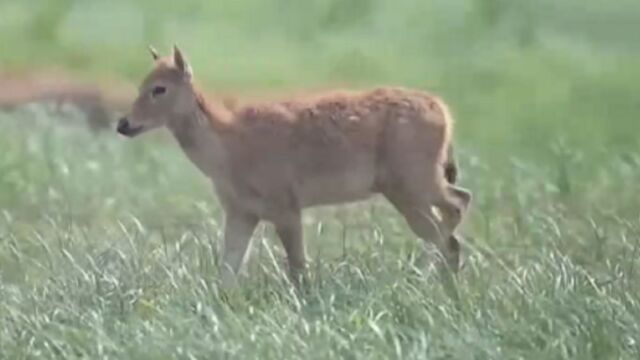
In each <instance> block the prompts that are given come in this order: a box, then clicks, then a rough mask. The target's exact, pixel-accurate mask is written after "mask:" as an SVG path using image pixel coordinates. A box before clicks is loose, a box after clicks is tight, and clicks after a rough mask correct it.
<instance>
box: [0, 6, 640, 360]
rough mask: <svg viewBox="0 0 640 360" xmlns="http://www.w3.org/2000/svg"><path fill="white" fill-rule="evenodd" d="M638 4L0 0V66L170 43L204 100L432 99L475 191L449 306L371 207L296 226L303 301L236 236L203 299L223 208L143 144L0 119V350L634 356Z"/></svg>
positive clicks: (96, 73) (260, 243)
mask: <svg viewBox="0 0 640 360" xmlns="http://www.w3.org/2000/svg"><path fill="white" fill-rule="evenodd" d="M534 5H535V6H534ZM639 14H640V5H638V2H637V1H633V0H619V1H616V2H615V4H614V3H613V2H604V1H598V0H566V1H562V2H557V1H547V0H542V1H537V2H535V4H534V3H533V2H531V4H529V2H525V1H506V0H456V1H419V0H402V1H395V2H391V1H382V0H370V1H369V0H350V1H344V0H343V1H337V0H336V1H332V0H314V1H306V2H300V1H292V0H270V1H260V2H258V1H255V0H241V1H235V0H234V1H231V0H228V1H208V2H204V1H195V0H187V1H183V2H176V1H150V0H149V1H146V0H144V1H142V0H141V1H135V2H129V1H116V2H114V3H113V6H111V5H109V6H106V5H104V4H103V2H99V1H84V0H83V1H73V0H46V1H45V0H31V1H4V2H0V48H1V49H3V50H2V52H1V53H0V65H1V66H2V69H3V70H15V69H30V68H32V67H47V66H59V67H64V68H66V69H69V71H71V72H72V73H73V74H75V75H77V76H82V77H88V78H95V79H100V78H119V79H124V80H128V81H138V80H139V79H140V78H142V76H143V75H144V72H145V71H147V70H148V68H149V66H150V60H149V58H148V54H146V50H145V46H146V44H147V43H153V44H154V45H156V46H157V47H158V48H161V49H163V50H165V51H166V50H167V49H168V48H169V46H170V45H171V44H172V43H173V42H178V43H179V44H181V45H182V47H183V48H184V49H185V50H186V51H187V53H188V54H189V55H190V58H191V60H192V62H193V65H194V68H195V71H196V76H197V77H198V79H200V81H201V82H202V83H203V84H204V85H206V86H207V87H209V88H212V89H214V90H215V89H219V90H224V91H226V90H231V91H235V92H240V93H243V92H245V91H246V92H252V91H264V92H268V91H271V90H274V89H276V90H282V89H291V88H295V89H297V88H306V87H315V86H332V85H335V84H338V83H347V84H350V85H352V86H357V87H361V86H368V85H372V84H380V83H391V84H398V85H407V86H414V87H419V88H424V89H430V90H433V91H435V92H437V93H439V94H442V95H443V97H444V98H445V99H446V100H447V101H448V102H449V103H450V104H451V106H452V109H453V111H454V113H455V116H456V119H457V133H456V144H457V146H458V148H459V154H460V161H461V167H462V172H463V178H462V184H463V185H464V186H465V187H468V188H470V189H471V190H472V191H473V193H474V202H473V209H472V212H471V214H470V216H469V218H468V219H467V221H466V223H465V225H464V226H463V228H462V229H461V232H462V233H463V234H464V235H465V237H466V239H467V246H466V248H465V250H466V255H467V265H466V267H465V269H464V270H463V271H462V273H461V274H460V276H459V278H458V283H457V288H458V291H459V298H460V301H459V302H455V301H453V300H452V298H451V297H450V296H449V295H447V294H448V293H447V291H445V289H443V287H442V285H441V283H440V281H439V279H438V278H437V276H436V275H435V274H431V273H429V272H423V271H420V269H419V268H418V260H417V258H418V257H419V254H420V252H421V243H420V241H419V240H418V239H416V238H415V236H414V235H413V234H412V233H411V232H410V231H409V230H408V229H407V227H406V225H405V224H404V222H403V221H402V219H401V218H400V217H399V216H398V215H397V214H396V213H395V212H394V211H393V209H392V208H391V207H390V206H389V205H388V204H387V203H385V202H384V201H382V200H380V199H373V200H372V201H369V202H365V203H361V204H355V205H351V206H348V207H344V208H342V207H341V208H326V209H314V210H311V211H309V212H307V213H306V215H305V234H306V237H307V241H308V244H309V247H310V251H309V253H310V255H311V257H312V263H311V265H310V277H311V281H310V286H309V289H308V292H307V293H306V294H304V295H300V294H297V293H295V292H293V291H292V290H291V289H290V288H289V287H288V286H287V284H286V282H285V281H284V274H283V269H284V266H283V265H284V261H283V258H284V257H283V253H282V251H281V249H280V245H279V243H278V240H277V237H276V236H275V235H274V233H273V230H272V229H271V228H270V227H268V226H262V227H260V228H259V229H258V231H257V232H256V234H255V237H254V244H253V251H252V257H251V261H250V263H249V264H248V266H247V269H246V270H247V271H246V272H247V275H248V276H246V278H244V280H243V283H242V287H241V289H240V291H239V292H238V293H236V294H232V295H231V296H230V297H228V298H227V299H226V300H223V296H222V295H221V294H220V292H219V290H218V288H217V287H216V279H217V262H218V244H219V240H220V235H221V231H222V229H221V221H222V218H223V214H222V212H221V210H220V209H219V207H218V205H217V201H216V199H215V197H214V194H213V191H212V189H211V186H210V185H209V184H208V183H207V181H206V180H205V178H204V177H203V176H201V175H200V174H199V173H198V172H197V170H196V169H195V168H194V167H193V166H192V165H191V164H190V163H189V162H188V160H187V159H186V158H185V157H184V156H183V154H181V152H180V150H179V149H178V147H177V146H176V145H175V144H174V143H173V141H172V140H171V139H169V138H168V137H167V134H166V132H159V133H157V134H154V135H151V134H150V135H148V136H144V137H142V138H139V139H136V140H133V141H132V140H125V139H122V138H121V137H118V136H116V134H115V133H110V132H109V133H103V134H98V135H92V134H90V133H89V132H88V131H86V130H85V127H84V126H78V125H79V124H82V122H83V118H82V115H81V114H79V113H78V112H77V111H76V110H75V109H66V110H65V111H64V112H63V113H62V114H56V113H55V112H53V111H51V109H50V108H49V107H48V106H47V105H45V104H39V105H30V106H25V107H21V108H18V109H16V110H15V111H12V112H0V359H74V358H78V359H79V358H83V359H154V360H156V359H171V358H176V359H191V358H197V359H224V358H234V359H235V358H238V359H245V358H260V359H287V358H291V359H294V358H295V359H298V358H311V359H315V358H317V359H326V358H345V359H378V358H379V359H389V358H402V359H474V360H476V359H581V358H585V359H638V358H640V325H639V324H640V296H639V295H640V285H638V281H637V279H638V275H637V273H638V271H640V268H639V267H640V264H639V263H638V262H639V259H640V202H639V201H640V197H639V196H638V194H639V193H640V147H639V145H640V144H639V143H638V140H637V138H638V134H639V133H638V125H637V122H638V115H639V114H640V102H639V101H638V94H639V93H640V86H639V85H638V84H640V66H639V65H640V62H639V61H638V59H640V57H639V56H640V46H639V45H638V42H637V41H636V37H637V34H638V25H637V21H636V19H638V18H640V15H639ZM116 20H117V21H116ZM80 30H82V31H80Z"/></svg>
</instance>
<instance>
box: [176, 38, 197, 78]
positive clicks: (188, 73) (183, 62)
mask: <svg viewBox="0 0 640 360" xmlns="http://www.w3.org/2000/svg"><path fill="white" fill-rule="evenodd" d="M173 63H174V64H175V65H176V67H177V68H178V69H179V70H180V71H182V73H183V74H184V76H185V77H186V78H188V79H191V78H192V77H193V69H191V65H189V62H188V61H187V58H186V57H185V56H184V55H182V51H180V49H178V46H177V45H174V46H173Z"/></svg>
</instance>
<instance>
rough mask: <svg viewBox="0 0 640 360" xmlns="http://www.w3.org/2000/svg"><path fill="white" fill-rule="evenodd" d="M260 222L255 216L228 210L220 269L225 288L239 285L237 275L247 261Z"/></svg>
mask: <svg viewBox="0 0 640 360" xmlns="http://www.w3.org/2000/svg"><path fill="white" fill-rule="evenodd" d="M258 220H259V219H258V217H257V216H255V215H252V214H248V213H245V212H242V211H238V210H235V209H227V211H226V218H225V225H224V245H223V246H224V247H223V251H222V262H221V269H220V277H221V281H222V287H223V288H230V287H232V286H235V285H236V284H237V275H238V272H239V271H240V269H241V268H242V265H243V264H244V263H245V261H246V259H247V250H248V249H249V244H250V242H251V236H252V235H253V231H254V230H255V228H256V226H257V225H258Z"/></svg>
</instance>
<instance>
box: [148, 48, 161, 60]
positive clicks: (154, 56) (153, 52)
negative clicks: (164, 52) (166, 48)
mask: <svg viewBox="0 0 640 360" xmlns="http://www.w3.org/2000/svg"><path fill="white" fill-rule="evenodd" d="M149 52H150V53H151V57H152V58H153V60H154V61H156V60H158V59H159V58H160V55H158V52H157V51H156V49H154V48H153V46H151V45H149Z"/></svg>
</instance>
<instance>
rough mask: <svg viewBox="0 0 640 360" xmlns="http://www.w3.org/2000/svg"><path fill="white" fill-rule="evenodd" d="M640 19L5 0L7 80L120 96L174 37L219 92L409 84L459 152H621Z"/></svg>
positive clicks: (549, 3)
mask: <svg viewBox="0 0 640 360" xmlns="http://www.w3.org/2000/svg"><path fill="white" fill-rule="evenodd" d="M639 19H640V2H638V1H636V0H616V1H604V0H563V1H555V0H539V1H524V0H431V1H424V0H397V1H385V0H308V1H298V0H216V1H203V0H182V1H173V0H172V1H169V0H153V1H152V0H136V1H124V0H112V1H96V0H23V1H10V0H3V1H2V2H0V49H2V51H1V52H0V70H1V73H2V74H4V76H3V79H4V81H5V84H6V85H4V86H3V90H2V92H4V93H5V98H7V97H10V96H9V95H7V93H11V94H13V98H14V99H13V100H11V101H13V102H16V100H15V98H16V95H15V94H16V91H15V90H14V91H10V90H8V89H11V88H12V87H19V86H20V81H21V80H20V79H22V78H29V77H31V79H30V81H31V83H30V84H35V85H32V86H31V88H30V90H33V88H37V87H38V85H37V83H38V82H37V81H35V80H33V78H34V77H35V78H40V83H45V84H46V86H49V87H51V86H52V85H51V84H67V86H71V84H75V83H76V82H79V81H81V82H82V84H85V85H86V84H90V85H86V87H89V88H91V87H92V86H100V87H101V90H100V91H105V92H106V93H107V95H105V96H104V97H105V98H107V99H113V98H115V99H117V101H113V102H114V103H115V102H117V103H118V105H120V108H123V107H126V103H127V101H130V99H129V98H130V97H133V96H134V94H135V93H134V92H133V90H132V89H135V87H134V86H136V85H137V83H138V81H140V79H141V78H142V77H143V76H144V75H145V73H146V72H147V71H148V70H149V68H150V65H151V61H150V58H149V55H148V53H147V50H146V47H147V45H148V44H152V45H154V46H155V47H156V48H157V49H158V50H159V51H160V52H164V53H167V52H168V51H169V50H170V49H171V46H172V45H173V44H174V43H175V44H178V45H180V46H181V48H182V49H183V50H184V51H185V52H186V53H187V54H188V56H189V58H190V60H191V62H192V65H193V67H194V68H195V72H196V78H197V79H198V81H199V82H200V83H201V84H202V85H203V86H204V87H205V88H207V89H208V90H210V91H213V92H221V93H231V94H234V95H244V94H256V93H258V94H260V93H267V92H273V91H279V92H281V91H289V90H300V89H309V88H327V87H334V86H351V87H363V86H371V85H382V84H391V85H404V86H411V87H418V88H422V89H427V90H430V91H434V92H436V93H439V94H441V95H442V96H443V97H444V98H445V99H446V100H447V101H448V102H449V103H450V104H451V106H452V108H453V111H454V114H455V117H456V119H457V124H458V135H457V142H459V143H460V144H461V146H462V147H463V148H465V147H472V148H473V149H474V151H476V152H477V151H481V152H489V153H498V154H503V153H504V152H507V153H517V154H518V155H522V156H536V155H539V154H540V153H541V152H542V153H544V152H547V151H550V150H551V149H553V148H554V147H553V146H552V145H554V144H557V143H562V144H568V145H570V146H572V147H578V148H580V149H582V150H585V151H596V152H597V151H599V150H601V149H602V148H603V147H606V148H609V149H611V148H615V149H619V150H621V151H624V150H628V149H629V148H635V147H636V146H637V144H638V141H637V138H638V131H637V129H638V126H637V124H636V122H637V120H638V114H640V101H639V100H638V94H639V93H640V91H639V90H640V85H639V84H640V42H639V41H638V36H639V35H640V24H639V22H640V20H639ZM53 71H55V74H56V75H55V76H51V75H50V74H51V73H53ZM7 74H12V75H11V76H10V75H7ZM34 74H40V75H34ZM42 74H45V75H42ZM45 78H51V81H49V82H46V81H44V80H43V79H45ZM8 79H9V80H8ZM0 80H2V79H0ZM0 85H2V83H0ZM22 85H24V83H23V84H22ZM107 85H108V87H107V88H106V89H107V90H104V89H105V86H107ZM39 86H45V85H39ZM74 89H75V91H76V92H77V91H80V92H82V91H84V90H82V89H84V88H82V87H80V89H79V90H78V89H76V88H74ZM21 91H23V92H28V91H27V90H25V89H24V86H23V87H22V88H21ZM86 92H90V90H86ZM1 98H2V93H0V103H2V101H1ZM23 98H28V96H26V95H25V96H23ZM11 101H9V100H5V103H6V102H11ZM114 106H115V104H114Z"/></svg>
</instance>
